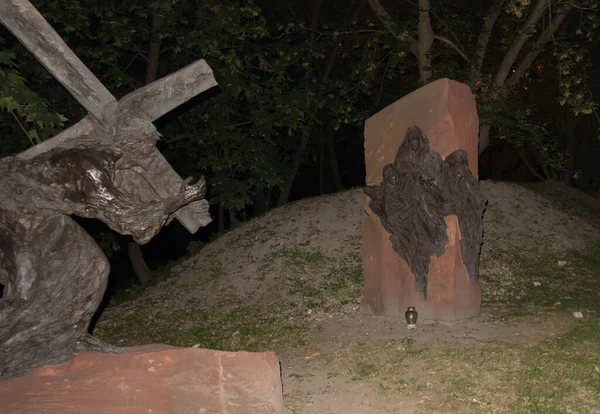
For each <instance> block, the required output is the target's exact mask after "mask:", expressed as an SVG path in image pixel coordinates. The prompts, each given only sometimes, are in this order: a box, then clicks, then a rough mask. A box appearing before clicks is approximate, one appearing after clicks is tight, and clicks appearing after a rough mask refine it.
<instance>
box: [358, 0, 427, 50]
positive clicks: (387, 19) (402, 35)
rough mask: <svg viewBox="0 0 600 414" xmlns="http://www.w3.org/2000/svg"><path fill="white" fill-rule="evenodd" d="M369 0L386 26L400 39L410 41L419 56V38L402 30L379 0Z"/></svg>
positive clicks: (411, 47)
mask: <svg viewBox="0 0 600 414" xmlns="http://www.w3.org/2000/svg"><path fill="white" fill-rule="evenodd" d="M368 2H369V5H370V6H371V8H372V9H373V11H374V12H375V14H376V15H377V17H378V18H379V20H381V23H383V25H384V26H385V28H386V29H387V30H388V31H389V32H390V33H391V34H392V35H393V36H394V37H395V38H396V39H398V40H399V41H401V42H406V43H408V44H409V45H410V51H411V52H412V53H413V54H414V55H415V56H417V57H418V54H419V52H418V43H417V39H415V38H414V37H412V36H410V35H409V34H408V33H407V32H403V31H402V29H401V28H400V26H398V24H397V23H396V22H395V21H394V19H392V17H391V16H390V15H389V14H388V12H387V11H386V10H385V9H384V8H383V6H382V5H381V3H380V2H379V0H368Z"/></svg>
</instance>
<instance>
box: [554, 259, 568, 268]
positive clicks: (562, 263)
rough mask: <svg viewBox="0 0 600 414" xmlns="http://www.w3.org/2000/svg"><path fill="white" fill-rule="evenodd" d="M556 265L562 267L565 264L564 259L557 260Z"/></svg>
mask: <svg viewBox="0 0 600 414" xmlns="http://www.w3.org/2000/svg"><path fill="white" fill-rule="evenodd" d="M556 264H557V265H559V266H560V267H563V266H564V265H566V264H567V261H566V260H559V261H558V262H556Z"/></svg>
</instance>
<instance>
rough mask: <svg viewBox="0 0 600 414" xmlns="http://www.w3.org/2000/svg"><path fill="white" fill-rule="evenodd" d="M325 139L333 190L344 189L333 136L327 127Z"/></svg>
mask: <svg viewBox="0 0 600 414" xmlns="http://www.w3.org/2000/svg"><path fill="white" fill-rule="evenodd" d="M325 140H326V143H327V153H328V154H329V166H330V167H331V174H332V175H333V182H334V184H335V191H342V190H343V189H344V184H343V183H342V177H341V175H340V167H339V165H338V159H337V154H336V153H335V136H334V134H333V131H332V130H331V129H327V131H326V132H325Z"/></svg>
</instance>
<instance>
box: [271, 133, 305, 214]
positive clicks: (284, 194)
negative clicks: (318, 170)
mask: <svg viewBox="0 0 600 414" xmlns="http://www.w3.org/2000/svg"><path fill="white" fill-rule="evenodd" d="M309 140H310V133H304V134H303V135H302V137H300V142H299V143H298V146H297V147H296V151H295V152H294V157H293V158H292V164H291V165H290V169H289V173H288V174H287V176H286V177H285V181H284V182H283V187H282V188H281V193H280V194H279V199H278V200H277V207H281V206H282V205H284V204H285V203H287V202H288V200H289V198H290V193H291V192H292V184H294V180H295V179H296V175H298V169H300V164H301V163H302V157H304V152H305V151H306V148H307V147H308V141H309Z"/></svg>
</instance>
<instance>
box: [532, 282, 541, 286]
mask: <svg viewBox="0 0 600 414" xmlns="http://www.w3.org/2000/svg"><path fill="white" fill-rule="evenodd" d="M541 285H542V284H541V283H540V282H533V286H541Z"/></svg>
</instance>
